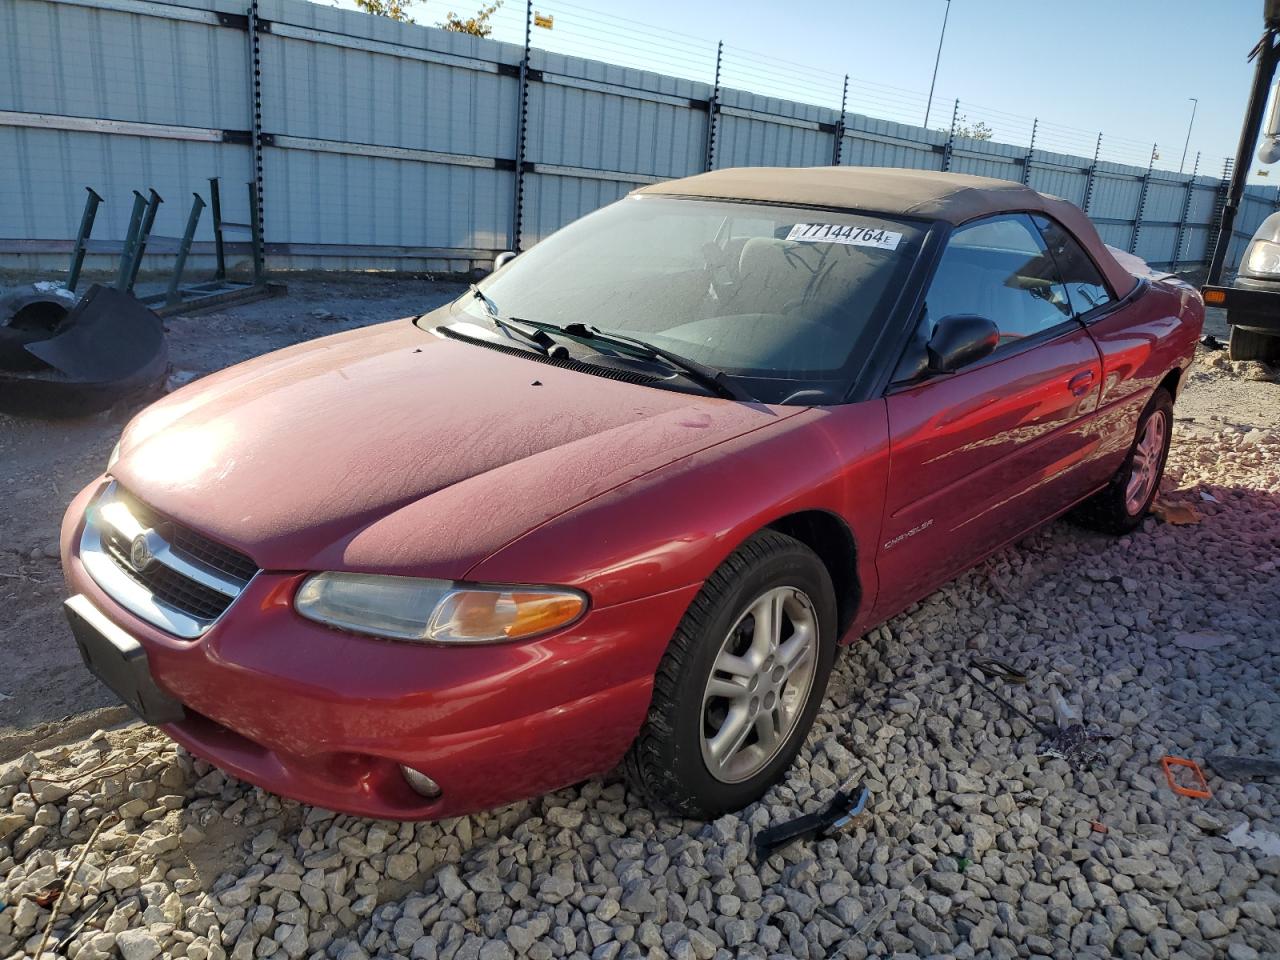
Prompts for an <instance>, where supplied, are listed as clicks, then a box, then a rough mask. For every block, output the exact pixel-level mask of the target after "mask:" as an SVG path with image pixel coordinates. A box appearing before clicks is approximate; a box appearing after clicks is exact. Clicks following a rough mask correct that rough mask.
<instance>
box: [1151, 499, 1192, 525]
mask: <svg viewBox="0 0 1280 960" xmlns="http://www.w3.org/2000/svg"><path fill="white" fill-rule="evenodd" d="M1151 515H1152V516H1153V517H1155V518H1156V519H1157V520H1163V521H1164V522H1165V523H1169V524H1173V526H1175V527H1187V526H1190V525H1192V524H1195V523H1199V522H1200V511H1199V510H1197V509H1196V508H1195V507H1193V506H1191V504H1189V503H1170V502H1169V501H1167V500H1157V501H1156V502H1155V503H1153V504H1152V505H1151Z"/></svg>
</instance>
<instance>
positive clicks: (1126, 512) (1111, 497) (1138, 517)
mask: <svg viewBox="0 0 1280 960" xmlns="http://www.w3.org/2000/svg"><path fill="white" fill-rule="evenodd" d="M1172 437H1173V397H1172V396H1170V394H1169V391H1168V390H1165V389H1164V388H1163V387H1160V388H1157V390H1156V392H1155V394H1154V395H1153V396H1152V397H1151V401H1150V403H1148V404H1147V409H1146V410H1144V411H1143V412H1142V417H1141V418H1139V420H1138V435H1137V436H1136V437H1135V438H1134V441H1133V446H1132V447H1131V448H1130V450H1129V455H1128V456H1127V457H1126V458H1125V461H1124V464H1123V466H1121V467H1120V470H1119V472H1118V473H1117V474H1116V475H1115V477H1114V478H1113V479H1112V481H1111V483H1110V484H1108V485H1107V487H1106V488H1105V489H1104V490H1101V491H1100V492H1098V493H1096V494H1094V495H1093V496H1092V497H1090V498H1089V499H1088V500H1086V501H1085V502H1084V503H1082V504H1081V505H1080V506H1079V507H1077V508H1076V511H1075V514H1074V517H1075V518H1076V519H1077V520H1079V521H1080V522H1081V523H1082V524H1083V525H1085V526H1088V527H1093V528H1094V529H1095V530H1102V531H1103V532H1105V533H1117V534H1119V533H1128V532H1129V531H1131V530H1133V529H1135V528H1136V527H1137V526H1138V524H1140V523H1141V522H1142V518H1143V517H1145V516H1146V515H1147V510H1149V509H1150V507H1151V503H1152V501H1153V500H1155V498H1156V494H1157V493H1158V492H1159V490H1160V480H1161V478H1162V477H1163V476H1164V465H1165V461H1166V460H1167V459H1168V457H1169V441H1170V440H1171V439H1172Z"/></svg>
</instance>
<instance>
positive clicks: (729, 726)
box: [623, 530, 836, 819]
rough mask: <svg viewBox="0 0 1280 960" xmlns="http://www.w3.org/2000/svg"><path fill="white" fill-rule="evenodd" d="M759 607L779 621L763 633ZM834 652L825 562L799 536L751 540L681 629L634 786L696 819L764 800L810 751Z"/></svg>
mask: <svg viewBox="0 0 1280 960" xmlns="http://www.w3.org/2000/svg"><path fill="white" fill-rule="evenodd" d="M763 611H770V614H769V616H768V618H767V620H768V621H771V622H772V623H774V624H777V625H778V626H776V627H765V629H764V630H763V631H761V630H758V629H757V620H759V622H761V623H765V622H766V618H764V617H760V618H758V617H757V612H763ZM771 637H772V643H771V642H770V638H771ZM765 649H768V650H769V652H768V654H767V656H764V657H763V658H761V657H759V656H757V652H758V651H760V650H765ZM804 651H807V653H806V652H804ZM835 652H836V604H835V591H834V589H833V588H832V585H831V577H830V574H829V573H828V572H827V569H826V567H825V566H824V565H823V563H822V561H821V560H820V559H818V556H817V554H815V553H814V552H813V551H812V550H810V549H809V548H808V547H807V546H805V545H804V544H803V543H801V542H800V541H798V540H795V539H793V538H792V537H788V536H786V535H784V534H781V533H778V532H776V531H773V530H765V531H762V532H760V533H757V534H755V535H754V536H752V537H751V538H750V539H749V540H747V541H746V542H745V543H743V544H742V545H741V546H740V547H738V549H737V550H735V551H734V552H733V553H732V554H731V555H730V556H729V558H728V559H727V560H725V561H724V563H723V564H721V565H720V567H719V568H718V569H717V570H716V571H715V572H714V573H713V574H712V575H711V576H710V577H709V578H707V581H706V583H705V584H703V587H702V590H701V591H700V592H699V593H698V595H697V596H696V597H695V598H694V600H693V602H692V603H691V604H690V605H689V609H688V611H686V613H685V615H684V618H683V619H682V620H681V621H680V625H679V626H678V627H677V628H676V632H675V635H674V636H673V637H672V638H671V642H670V644H669V645H668V647H667V651H666V653H665V654H664V655H663V657H662V662H661V663H660V664H659V666H658V670H657V674H656V675H655V677H654V683H653V698H652V700H651V702H650V706H649V713H648V716H647V718H646V720H645V723H644V726H643V727H642V728H641V731H640V734H639V735H638V736H637V737H636V740H635V742H634V743H633V744H632V746H631V748H630V750H629V751H628V753H627V756H626V759H625V760H624V762H623V769H624V772H625V774H626V776H627V780H628V781H629V782H630V784H631V786H632V787H633V788H634V789H635V790H636V791H638V792H639V793H641V794H642V795H643V796H645V797H646V798H647V799H648V800H649V801H650V802H651V803H653V804H655V805H657V806H660V807H665V808H666V809H668V810H671V811H672V812H675V813H678V814H681V815H683V816H687V817H694V818H699V819H711V818H714V817H717V816H719V815H721V814H723V813H726V812H728V811H732V810H740V809H742V808H743V807H745V806H746V805H747V804H749V803H752V802H753V801H755V800H758V799H759V798H760V797H761V796H762V795H763V794H764V793H765V791H766V790H768V789H769V787H770V786H772V785H773V784H774V783H776V782H777V781H778V780H779V779H780V778H781V777H782V775H783V773H784V772H785V771H786V770H787V768H788V767H789V766H790V765H791V763H792V762H793V761H794V760H795V757H796V754H797V753H798V752H799V750H800V747H801V746H802V745H803V744H804V740H805V737H806V736H807V735H808V733H809V730H810V728H811V727H812V726H813V718H814V716H815V715H816V714H817V712H818V708H819V706H820V705H821V703H822V698H823V696H824V695H825V692H826V686H827V679H828V677H829V676H830V674H831V665H832V663H833V662H834V660H835ZM726 664H729V665H731V666H732V670H726V669H724V667H725V665H726ZM734 671H737V672H734ZM748 674H750V676H748ZM713 680H714V681H715V684H714V686H713V684H712V681H713ZM802 688H803V689H802ZM725 693H732V696H724V695H722V694H725ZM744 728H745V733H742V731H743V729H744ZM770 730H772V731H773V734H772V736H769V732H770ZM717 737H718V739H717ZM734 742H738V743H741V746H740V747H738V748H737V749H736V750H731V749H730V746H731V745H732V744H733V743H734Z"/></svg>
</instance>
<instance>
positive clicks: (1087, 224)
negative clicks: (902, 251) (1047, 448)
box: [633, 167, 1136, 297]
mask: <svg viewBox="0 0 1280 960" xmlns="http://www.w3.org/2000/svg"><path fill="white" fill-rule="evenodd" d="M633 192H634V193H647V194H664V195H667V196H685V197H708V198H715V199H723V200H757V201H764V202H768V203H789V204H795V205H796V206H802V207H811V206H816V207H833V208H837V209H848V210H867V211H873V212H876V213H889V214H900V215H902V216H907V217H919V218H922V219H925V220H944V221H946V222H947V223H952V224H961V223H965V222H967V221H969V220H974V219H976V218H978V217H986V216H991V215H992V214H997V213H1006V212H1011V211H1021V210H1026V211H1034V212H1041V213H1046V214H1048V215H1049V216H1051V217H1053V218H1054V219H1055V220H1057V221H1058V222H1059V223H1061V224H1062V225H1063V226H1064V227H1066V228H1067V229H1068V230H1070V231H1071V232H1072V233H1073V234H1075V236H1076V238H1077V239H1078V240H1079V241H1080V242H1081V243H1082V244H1083V245H1084V247H1085V249H1086V250H1088V252H1089V255H1090V256H1091V257H1093V260H1094V262H1095V263H1096V264H1097V265H1098V268H1099V269H1100V270H1102V272H1103V273H1104V274H1105V275H1106V278H1107V280H1108V281H1109V282H1110V284H1111V287H1112V289H1114V290H1115V292H1116V295H1117V296H1121V297H1123V296H1124V295H1125V294H1127V293H1128V292H1129V291H1130V290H1132V289H1133V285H1134V283H1135V282H1136V280H1135V279H1134V276H1133V274H1131V273H1129V271H1127V270H1126V269H1125V268H1124V267H1122V266H1121V265H1120V264H1119V263H1118V262H1117V261H1116V258H1115V257H1114V256H1112V255H1111V252H1110V250H1109V249H1108V248H1107V246H1106V245H1105V244H1104V243H1103V242H1102V238H1101V237H1099V236H1098V231H1097V229H1096V228H1095V227H1094V225H1093V223H1092V221H1090V220H1089V218H1088V217H1087V216H1085V214H1084V211H1082V210H1081V209H1080V208H1079V207H1077V206H1076V205H1075V204H1073V203H1069V202H1068V201H1066V200H1059V199H1058V198H1057V197H1048V196H1045V195H1044V194H1042V193H1037V192H1036V191H1035V190H1032V189H1031V188H1030V187H1024V186H1023V185H1022V184H1020V183H1014V182H1013V181H1011V180H996V179H993V178H991V177H972V176H969V175H967V174H962V173H940V172H937V171H934V170H905V169H899V168H896V167H734V168H731V169H728V170H714V171H712V172H711V173H700V174H698V175H697V176H694V177H685V178H683V179H681V180H665V181H663V182H661V183H654V184H650V185H648V186H644V187H640V188H639V189H638V190H635V191H633Z"/></svg>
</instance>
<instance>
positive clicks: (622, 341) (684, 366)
mask: <svg viewBox="0 0 1280 960" xmlns="http://www.w3.org/2000/svg"><path fill="white" fill-rule="evenodd" d="M537 326H538V328H539V329H543V328H549V329H552V330H555V331H557V332H558V333H562V334H564V335H565V336H568V337H576V338H577V339H579V340H588V341H595V342H597V343H608V344H612V345H613V346H615V347H620V348H621V349H622V350H624V351H626V352H628V353H631V354H633V355H638V356H640V357H643V358H644V359H646V360H661V361H663V362H664V363H666V364H667V365H668V366H670V367H674V368H675V369H677V370H679V371H680V372H681V373H683V374H684V375H685V376H686V377H688V378H689V379H690V380H692V381H694V382H695V383H698V384H701V385H702V386H704V387H706V388H707V389H708V390H710V391H711V392H712V393H714V394H716V395H717V396H721V397H724V398H726V399H728V400H741V401H743V402H747V403H757V402H759V401H758V400H757V399H756V398H755V397H754V396H752V395H751V393H750V392H749V391H747V390H746V389H744V388H743V387H742V386H741V385H740V384H738V383H735V382H734V381H733V380H730V379H729V378H728V377H727V376H725V373H724V371H723V370H717V369H715V368H714V367H708V366H706V365H705V364H702V363H699V362H698V361H697V360H690V359H689V358H688V357H682V356H680V354H678V353H672V352H671V351H670V350H666V349H664V348H662V347H658V346H654V345H653V344H652V343H649V342H648V341H647V340H640V339H637V338H636V337H628V336H626V335H624V334H621V333H606V332H605V331H603V330H601V329H600V328H599V327H595V326H590V325H589V324H585V323H569V324H566V325H565V326H563V327H557V326H554V325H553V324H543V323H539V324H537Z"/></svg>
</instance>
